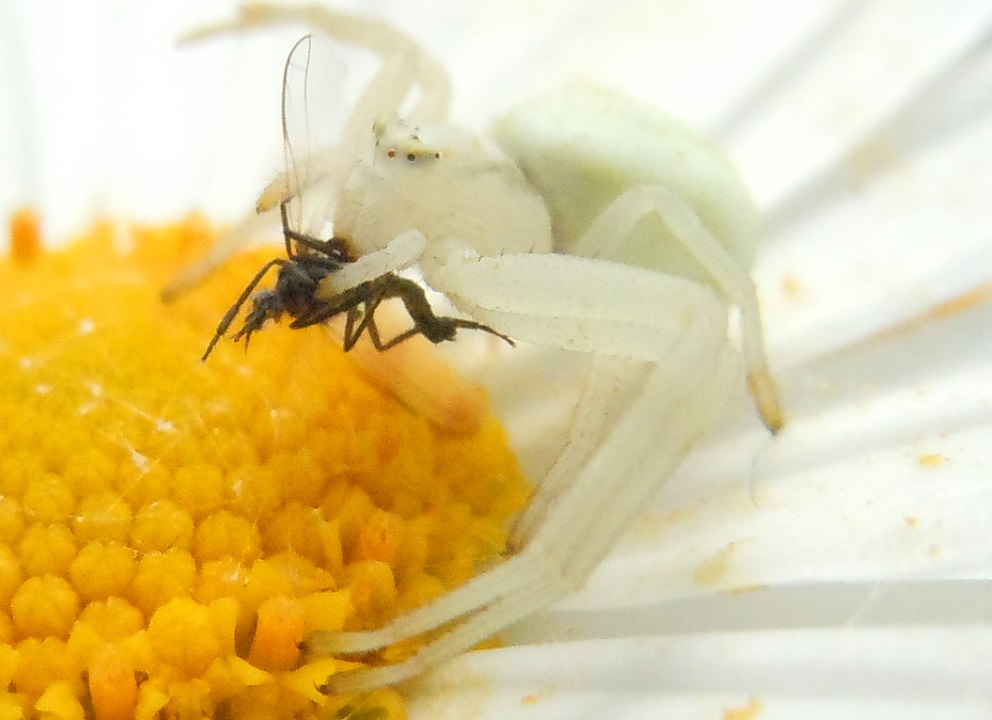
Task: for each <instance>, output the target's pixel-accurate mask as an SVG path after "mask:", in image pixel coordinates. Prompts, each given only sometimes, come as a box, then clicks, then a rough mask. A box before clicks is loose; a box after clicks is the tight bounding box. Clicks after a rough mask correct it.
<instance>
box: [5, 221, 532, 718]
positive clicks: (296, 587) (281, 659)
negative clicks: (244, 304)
mask: <svg viewBox="0 0 992 720" xmlns="http://www.w3.org/2000/svg"><path fill="white" fill-rule="evenodd" d="M11 227H12V242H11V251H10V256H9V259H8V261H7V262H5V263H0V284H2V285H0V286H2V287H3V288H4V310H3V312H2V313H0V376H2V377H3V379H4V382H3V389H2V391H0V601H2V603H0V689H2V692H0V718H11V719H12V720H13V719H15V718H52V719H56V720H83V719H84V718H87V719H95V720H131V719H132V718H134V719H137V720H154V719H157V718H162V717H168V718H177V719H185V718H190V719H191V720H192V719H197V720H198V719H199V718H205V717H206V718H210V717H223V718H231V720H238V719H239V718H248V717H259V718H263V717H264V718H334V717H338V718H345V717H375V718H382V719H383V720H385V719H386V718H392V719H393V720H396V719H397V718H402V717H403V716H404V710H403V705H402V700H401V699H400V698H399V696H398V695H397V694H396V693H395V691H393V690H384V691H377V692H376V693H372V694H368V695H365V696H362V697H356V698H348V697H325V696H323V695H321V694H320V693H319V692H318V691H317V688H318V687H319V686H320V685H322V684H323V683H324V681H325V680H326V679H327V677H328V676H329V675H331V674H333V673H335V672H339V671H343V670H347V669H349V668H353V667H355V666H356V665H355V662H353V660H354V658H351V659H349V658H320V659H316V660H312V661H311V662H309V663H307V664H304V663H303V660H302V658H301V653H300V649H299V648H300V643H301V642H302V641H303V640H304V638H306V636H307V635H308V634H310V633H312V632H317V631H327V630H336V629H366V628H370V627H375V626H377V625H379V624H381V623H382V622H384V621H386V620H388V619H389V618H390V617H394V616H395V615H396V614H398V613H400V612H402V611H403V610H405V609H408V608H410V607H413V606H415V605H417V604H420V603H423V602H427V601H428V600H430V599H432V598H434V597H436V596H437V595H439V594H441V593H443V592H444V591H445V590H447V589H449V588H451V587H452V586H453V585H454V584H457V583H459V582H463V581H464V580H465V579H466V578H468V577H470V576H471V575H472V574H473V573H474V572H476V571H478V569H479V568H480V567H483V566H485V565H488V564H490V563H492V562H494V561H496V560H497V559H498V557H499V556H500V554H501V552H502V550H503V547H504V544H505V539H506V532H507V527H508V523H509V521H510V519H511V517H512V516H513V514H514V513H516V512H517V511H519V509H520V508H521V507H522V505H523V503H525V502H526V500H527V498H528V495H529V489H528V487H527V485H526V483H525V482H524V480H523V479H522V477H521V476H520V473H519V472H518V470H517V468H516V465H515V462H514V460H513V458H512V456H511V454H510V453H509V451H508V450H507V448H506V442H505V435H504V432H503V430H502V429H501V428H500V427H499V426H498V424H497V423H496V422H495V421H494V420H492V419H482V420H480V421H479V422H478V423H475V424H477V425H478V427H479V429H478V431H475V432H471V433H468V434H463V435H460V436H456V435H452V434H446V433H445V432H444V431H442V430H439V429H438V427H437V425H436V424H431V422H428V420H427V419H425V418H424V417H420V416H418V415H417V414H416V413H415V412H413V411H411V410H409V409H407V407H406V406H404V405H403V404H401V403H400V402H398V401H397V400H395V399H394V397H393V396H392V395H390V394H389V393H388V392H386V391H384V390H382V389H381V387H383V386H388V383H386V384H385V385H384V384H383V383H379V384H373V382H370V381H369V380H366V379H364V378H365V375H363V374H362V373H361V372H359V371H358V369H357V368H356V367H355V366H354V364H353V362H352V360H351V359H350V358H348V357H347V356H346V355H344V354H343V353H342V352H341V351H340V350H339V349H338V348H337V346H336V345H335V343H334V342H333V340H331V338H330V337H329V336H328V334H327V333H325V332H324V331H323V330H322V329H321V328H312V329H309V330H306V331H292V330H290V329H288V328H285V327H275V326H274V327H272V328H271V329H270V328H267V329H266V330H265V332H264V333H261V334H260V335H259V336H258V337H257V339H255V340H254V341H253V342H252V346H251V352H249V353H245V351H244V349H243V348H242V347H240V346H236V345H234V344H233V343H230V342H227V341H224V342H221V343H220V344H219V345H218V346H217V348H216V350H215V351H214V353H213V354H212V355H211V357H210V359H209V362H207V363H201V362H199V358H200V356H201V355H202V354H203V350H204V347H205V345H206V342H207V341H209V339H210V337H211V335H212V334H213V331H214V328H215V326H216V324H217V322H218V321H219V319H220V318H221V317H222V316H223V315H224V313H225V312H226V310H227V308H228V307H229V305H230V303H231V302H232V301H233V299H234V298H236V297H237V296H238V294H239V293H240V291H241V289H242V288H243V287H244V284H245V282H246V281H247V280H248V279H249V278H251V276H252V275H253V274H254V272H255V270H256V269H257V268H258V267H259V266H260V265H261V264H262V263H263V262H265V261H266V260H268V259H270V258H271V257H272V253H273V252H274V251H273V250H271V249H270V250H266V251H258V252H255V253H250V254H246V255H245V256H244V257H242V258H238V259H235V260H234V261H232V262H231V263H229V265H228V266H226V267H225V268H224V269H223V271H222V272H219V273H217V275H218V277H216V278H212V279H210V280H208V281H207V282H205V283H204V284H203V285H202V286H201V287H198V288H197V289H196V290H195V291H193V292H192V293H190V294H189V295H188V296H186V297H184V298H183V299H182V300H180V301H178V302H175V303H172V304H168V305H166V304H163V303H162V302H161V301H160V299H159V289H160V288H161V287H162V286H163V284H164V283H165V282H166V281H167V280H168V278H169V277H170V276H171V275H172V274H173V273H175V272H176V271H177V270H178V269H180V268H182V267H183V266H184V265H186V264H188V263H189V262H190V261H191V260H192V259H193V258H195V257H196V256H198V255H200V254H202V253H203V252H204V250H205V249H206V248H207V247H208V246H209V245H210V244H211V243H212V242H213V232H212V230H211V229H210V228H209V226H208V225H207V224H206V223H205V222H204V221H202V220H200V219H197V218H191V219H189V220H186V221H184V222H181V223H179V224H176V225H173V226H167V227H157V228H127V229H124V228H119V227H116V228H115V227H111V226H110V225H101V226H98V227H96V228H95V229H94V230H92V231H91V232H90V233H89V234H88V235H87V236H86V237H84V238H82V239H80V240H79V241H77V242H76V243H74V244H72V245H70V246H68V247H66V248H65V249H63V250H60V251H57V252H55V251H45V250H44V248H43V247H42V244H41V240H40V238H41V234H40V232H39V229H38V223H37V220H36V219H35V218H34V217H33V216H32V215H31V214H30V213H20V214H18V216H17V217H16V218H15V219H14V221H13V222H12V223H11ZM276 252H277V251H276ZM423 386H424V387H429V386H430V380H429V379H427V380H426V381H425V382H424V383H423ZM445 402H448V401H447V400H446V401H445ZM467 406H470V407H482V405H480V404H479V403H478V402H476V401H475V400H473V401H472V402H471V403H468V404H467ZM474 422H475V421H473V423H474ZM473 423H469V424H467V425H466V427H469V426H472V427H474V426H475V424H473ZM411 649H414V648H411ZM405 650H406V651H409V650H410V649H405ZM393 652H396V650H395V649H394V650H393ZM384 657H387V658H391V657H392V656H391V655H388V654H386V655H384ZM362 660H363V661H371V662H375V658H368V657H363V658H362Z"/></svg>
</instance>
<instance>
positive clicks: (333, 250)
mask: <svg viewBox="0 0 992 720" xmlns="http://www.w3.org/2000/svg"><path fill="white" fill-rule="evenodd" d="M280 213H281V215H282V226H283V235H284V237H285V240H286V255H287V257H286V258H275V259H273V260H270V261H269V262H267V263H265V265H263V266H262V267H261V269H260V270H259V271H258V272H257V273H255V276H254V277H253V278H252V279H251V281H250V282H249V283H248V285H247V286H246V287H245V289H244V290H243V291H242V293H241V295H239V296H238V299H237V300H235V301H234V304H233V305H232V306H231V307H230V309H229V310H228V311H227V313H225V315H224V317H223V318H222V319H221V321H220V324H218V325H217V331H216V332H215V333H214V336H213V338H211V340H210V343H209V344H208V345H207V349H206V351H205V352H204V353H203V357H202V358H200V359H201V361H203V360H206V359H207V358H208V357H209V356H210V353H211V352H213V349H214V347H215V346H216V345H217V343H218V341H219V340H220V339H221V338H222V337H223V336H224V334H225V333H226V332H227V330H228V328H230V326H231V324H232V323H233V322H234V319H235V318H236V317H237V315H238V312H239V311H240V310H241V306H242V305H244V304H245V302H247V301H248V299H249V297H250V298H251V301H252V308H251V310H250V311H249V312H248V315H247V316H246V318H245V323H244V325H242V327H241V329H240V330H238V331H237V332H236V333H235V334H234V335H233V336H232V339H233V340H234V341H235V342H238V341H239V340H241V339H242V338H244V341H245V347H246V348H247V346H248V343H249V341H250V340H251V336H252V334H253V333H255V332H257V331H259V330H261V329H262V327H263V326H264V325H265V323H266V322H267V321H268V320H270V319H271V320H275V321H277V322H278V321H279V320H280V319H281V318H282V316H283V315H286V314H288V315H289V316H290V317H292V318H293V321H292V322H291V323H290V327H291V328H294V329H299V328H305V327H310V326H311V325H317V324H320V323H323V322H325V321H327V320H330V319H331V318H333V317H336V316H337V315H340V314H341V313H345V314H346V321H345V330H344V350H345V352H347V351H349V350H351V349H352V348H353V347H354V346H355V343H357V342H358V339H359V338H360V337H361V335H362V333H363V332H367V333H368V336H369V339H370V340H371V342H372V345H373V346H374V347H375V348H376V349H377V350H380V351H382V350H388V349H389V348H391V347H393V346H394V345H396V344H398V343H401V342H403V341H404V340H406V339H407V338H410V337H413V336H414V335H423V336H424V337H426V338H427V339H428V340H430V341H431V342H433V343H440V342H443V341H446V340H454V339H455V334H456V333H457V331H458V330H459V329H467V330H484V331H485V332H488V333H491V334H493V335H495V336H496V337H498V338H501V339H502V340H504V341H506V342H507V343H509V344H510V345H513V341H512V340H511V339H510V338H508V337H507V336H506V335H503V334H502V333H499V332H496V331H495V330H493V329H492V328H491V327H489V326H487V325H483V324H481V323H477V322H473V321H471V320H463V319H461V318H453V317H444V316H438V315H435V314H434V311H433V309H432V308H431V306H430V303H429V302H428V301H427V295H426V293H425V292H424V289H423V288H422V287H421V286H420V285H418V284H417V283H415V282H414V281H413V280H409V279H407V278H404V277H401V276H399V275H396V274H395V273H387V274H385V275H381V276H379V277H377V278H375V279H374V280H369V281H366V282H363V283H360V284H359V285H356V286H355V287H353V288H349V289H348V290H345V291H344V292H341V293H339V294H337V295H334V296H332V297H330V298H326V299H325V298H319V297H318V296H317V291H318V288H319V286H320V282H321V281H322V280H323V279H324V278H326V277H327V276H328V275H330V274H331V273H333V272H334V271H336V270H339V269H340V268H341V267H342V266H343V265H345V264H346V263H349V262H354V258H351V257H349V256H348V253H347V249H346V247H345V243H344V242H342V241H341V240H338V239H335V238H332V239H330V240H318V239H316V238H312V237H309V236H307V235H304V234H302V233H298V232H295V231H293V230H291V229H290V228H289V223H288V219H287V211H286V203H285V202H284V203H282V205H281V207H280ZM273 267H278V268H279V274H278V276H277V277H276V284H275V287H274V288H272V289H271V290H260V291H259V292H257V293H255V294H254V295H252V292H253V291H254V290H255V287H256V286H257V285H258V284H259V283H260V282H261V281H262V278H263V277H265V275H266V273H268V272H269V270H271V269H272V268H273ZM390 298H399V299H400V300H401V301H402V302H403V305H404V307H406V311H407V313H408V314H409V316H410V319H411V320H413V327H411V328H410V329H409V330H405V331H404V332H402V333H400V334H399V335H397V336H396V337H394V338H392V339H390V340H388V341H386V342H383V340H382V338H381V336H380V335H379V328H378V326H377V325H376V322H375V312H376V310H377V309H378V307H379V305H380V304H381V303H382V302H383V301H384V300H388V299H390Z"/></svg>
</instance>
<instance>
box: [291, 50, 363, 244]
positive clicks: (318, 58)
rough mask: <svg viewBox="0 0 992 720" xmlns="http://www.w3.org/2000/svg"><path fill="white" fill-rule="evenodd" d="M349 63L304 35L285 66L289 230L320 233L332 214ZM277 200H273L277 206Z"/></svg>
mask: <svg viewBox="0 0 992 720" xmlns="http://www.w3.org/2000/svg"><path fill="white" fill-rule="evenodd" d="M344 75H345V71H344V64H343V62H342V61H341V60H340V58H339V57H338V55H337V53H336V52H335V51H334V49H333V48H332V47H331V46H330V45H329V44H327V43H326V42H323V41H322V40H321V39H320V38H316V37H314V36H313V35H306V36H304V37H303V38H301V39H300V40H299V41H298V42H297V43H296V45H294V46H293V49H292V50H291V51H290V53H289V57H288V58H287V60H286V66H285V69H284V70H283V85H282V136H283V147H284V152H285V161H286V174H285V176H284V182H283V185H282V187H281V188H279V190H280V191H281V196H280V197H279V198H278V200H277V201H276V202H282V201H285V202H286V204H287V207H286V210H287V221H288V224H289V229H291V230H293V231H294V232H298V233H301V234H304V235H307V236H311V237H320V236H321V234H322V230H323V229H324V225H325V224H326V222H327V220H328V218H329V217H330V215H331V213H332V212H333V205H334V200H335V190H336V182H337V178H336V176H337V173H335V172H334V164H335V162H334V161H335V160H336V159H338V154H337V153H335V147H334V146H335V145H336V144H337V141H338V137H339V135H340V132H341V126H342V124H343V120H344V117H343V115H344V113H343V110H344V109H345V108H344V106H345V105H346V103H345V102H344V101H343V90H342V88H343V84H344ZM274 204H276V203H273V205H274Z"/></svg>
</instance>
